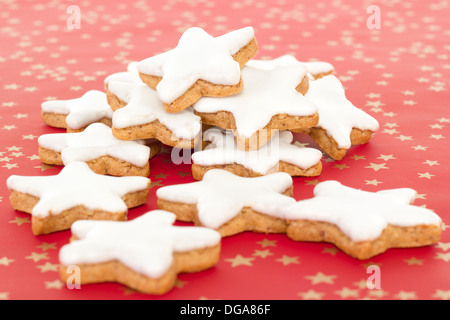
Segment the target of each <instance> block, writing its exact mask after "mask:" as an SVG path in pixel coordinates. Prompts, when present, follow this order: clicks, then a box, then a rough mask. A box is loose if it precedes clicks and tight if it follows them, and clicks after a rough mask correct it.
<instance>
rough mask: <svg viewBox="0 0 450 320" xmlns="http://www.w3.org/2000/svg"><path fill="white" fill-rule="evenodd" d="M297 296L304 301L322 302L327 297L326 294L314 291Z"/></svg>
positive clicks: (300, 293)
mask: <svg viewBox="0 0 450 320" xmlns="http://www.w3.org/2000/svg"><path fill="white" fill-rule="evenodd" d="M297 295H299V296H300V297H302V298H303V300H320V299H322V298H323V296H324V295H325V293H324V292H317V291H314V290H312V289H310V290H308V291H306V292H299V293H298V294H297Z"/></svg>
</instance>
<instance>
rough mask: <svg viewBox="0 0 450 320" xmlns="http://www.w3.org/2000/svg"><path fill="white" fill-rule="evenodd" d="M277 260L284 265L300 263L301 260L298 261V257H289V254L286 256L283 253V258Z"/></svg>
mask: <svg viewBox="0 0 450 320" xmlns="http://www.w3.org/2000/svg"><path fill="white" fill-rule="evenodd" d="M275 261H277V262H281V263H282V264H283V265H284V266H287V265H289V264H291V263H294V264H300V262H299V261H298V257H289V256H286V255H283V257H282V258H279V259H277V260H275Z"/></svg>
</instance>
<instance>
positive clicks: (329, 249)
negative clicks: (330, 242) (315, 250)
mask: <svg viewBox="0 0 450 320" xmlns="http://www.w3.org/2000/svg"><path fill="white" fill-rule="evenodd" d="M338 252H339V250H338V249H337V248H336V247H325V248H323V250H322V253H328V254H331V255H332V256H335V255H336V253H338Z"/></svg>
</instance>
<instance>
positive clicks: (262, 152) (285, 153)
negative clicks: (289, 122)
mask: <svg viewBox="0 0 450 320" xmlns="http://www.w3.org/2000/svg"><path fill="white" fill-rule="evenodd" d="M203 140H204V141H209V142H211V143H210V144H209V145H208V146H207V147H206V148H205V149H204V150H200V151H197V152H194V153H193V154H192V162H193V164H192V176H193V177H194V179H197V180H201V179H202V177H203V175H204V174H205V172H207V171H208V170H211V169H214V168H221V169H225V170H228V171H230V172H232V173H234V174H236V175H239V176H247V177H256V176H261V175H267V174H270V173H274V172H286V173H288V174H289V175H291V176H309V177H310V176H317V175H320V173H321V171H322V164H321V162H320V159H321V158H322V152H320V151H319V150H317V149H314V148H307V147H300V146H298V145H295V144H293V143H292V142H293V135H292V133H291V132H290V131H280V132H279V133H276V135H275V136H274V137H273V138H272V139H271V140H270V141H269V142H268V143H267V144H265V145H264V146H262V147H261V148H259V149H257V150H251V151H242V150H239V148H238V147H237V145H236V140H235V138H234V135H233V133H232V132H230V131H225V130H221V129H219V128H210V129H208V130H206V131H205V132H204V134H203Z"/></svg>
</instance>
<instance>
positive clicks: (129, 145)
mask: <svg viewBox="0 0 450 320" xmlns="http://www.w3.org/2000/svg"><path fill="white" fill-rule="evenodd" d="M38 143H39V145H40V146H41V147H44V148H47V149H50V150H53V151H56V152H60V153H61V159H62V161H63V163H64V165H67V164H68V163H71V162H74V161H83V162H86V161H90V160H93V159H98V158H100V157H102V156H111V157H113V158H117V159H119V160H123V161H126V162H129V163H131V164H134V165H136V166H138V167H143V166H145V165H146V164H147V163H148V160H149V158H150V148H149V147H148V146H146V145H144V141H141V140H137V141H122V140H119V139H117V138H115V137H114V136H113V134H112V131H111V128H110V127H108V126H107V125H105V124H103V123H93V124H91V125H89V126H88V127H86V129H85V130H84V131H83V132H79V133H52V134H44V135H42V136H40V137H39V139H38Z"/></svg>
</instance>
